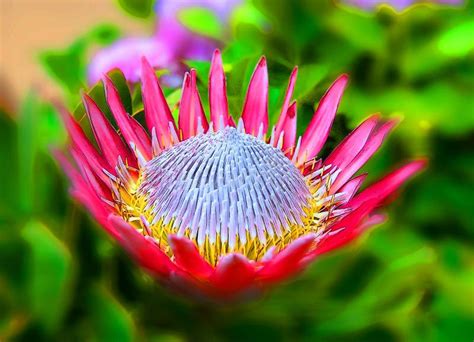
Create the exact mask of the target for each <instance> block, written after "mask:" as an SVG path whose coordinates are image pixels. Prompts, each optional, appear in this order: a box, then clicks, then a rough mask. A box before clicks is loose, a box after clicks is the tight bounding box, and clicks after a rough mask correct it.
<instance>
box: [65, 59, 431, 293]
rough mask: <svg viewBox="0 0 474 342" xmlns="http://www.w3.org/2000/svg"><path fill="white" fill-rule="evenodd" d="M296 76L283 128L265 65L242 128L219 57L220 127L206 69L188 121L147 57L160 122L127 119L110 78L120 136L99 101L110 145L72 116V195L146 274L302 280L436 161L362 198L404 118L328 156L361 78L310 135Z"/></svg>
mask: <svg viewBox="0 0 474 342" xmlns="http://www.w3.org/2000/svg"><path fill="white" fill-rule="evenodd" d="M296 75H297V69H296V68H295V70H294V71H293V73H292V74H291V77H290V81H289V85H288V89H287V92H286V95H285V98H284V101H283V108H282V110H281V115H280V117H279V119H278V122H277V124H276V126H274V127H273V128H271V129H270V130H269V124H268V113H267V112H268V108H267V95H268V74H267V66H266V61H265V59H264V58H262V59H261V60H260V62H259V63H258V65H257V66H256V68H255V71H254V74H253V76H252V78H251V81H250V84H249V87H248V92H247V96H246V99H245V103H244V107H243V110H242V115H241V117H240V118H239V119H238V120H237V123H235V121H234V119H233V117H232V116H231V115H230V113H229V111H228V106H227V97H226V84H225V75H224V72H223V68H222V61H221V56H220V53H219V51H216V52H215V53H214V57H213V61H212V65H211V71H210V75H209V104H210V121H208V119H207V116H206V113H205V112H204V110H203V107H202V105H201V100H200V95H199V93H198V90H197V87H196V73H195V71H194V70H191V72H190V73H187V74H186V75H185V78H184V82H183V91H182V98H181V101H180V107H179V118H178V122H175V121H174V119H173V117H172V115H171V111H170V109H169V107H168V104H167V103H166V101H165V98H164V96H163V93H162V90H161V88H160V86H159V84H158V82H157V79H156V76H155V73H154V70H153V69H152V67H151V66H150V65H149V63H148V62H147V61H146V60H145V59H143V61H142V80H143V83H142V93H143V101H144V108H145V121H146V127H147V128H144V127H143V126H142V125H141V124H140V123H139V122H138V121H137V120H136V119H135V118H134V117H132V116H130V115H128V114H127V113H126V112H125V109H124V106H123V105H122V103H121V102H120V97H119V94H118V92H117V90H116V88H115V87H114V84H113V83H112V82H111V80H110V79H108V78H107V77H105V78H104V85H105V92H106V98H107V102H108V105H109V107H110V110H111V112H112V114H113V117H114V119H115V122H116V124H117V126H118V127H119V132H117V131H116V130H115V129H114V128H113V126H112V124H111V123H110V122H109V121H108V120H107V119H106V117H105V116H104V114H103V113H102V112H101V111H100V110H99V108H98V106H97V105H96V104H95V103H94V101H93V100H92V99H91V98H90V97H88V96H87V95H85V96H84V104H85V108H86V112H87V115H88V117H89V121H90V124H91V126H92V130H93V132H94V135H95V140H96V142H97V145H98V147H99V149H96V148H95V147H93V144H92V143H91V142H90V141H89V140H88V139H87V137H86V135H85V134H84V132H83V130H82V129H81V127H80V126H79V124H78V123H77V122H76V120H75V119H74V118H73V117H72V116H70V115H69V114H67V113H64V119H65V123H66V127H67V129H68V131H69V134H70V137H71V148H70V152H71V155H72V157H73V159H74V161H75V164H76V167H75V166H72V164H71V163H69V161H68V160H67V158H65V157H64V156H59V158H60V160H61V163H62V164H63V167H64V169H65V170H66V171H67V173H68V175H69V177H70V179H71V181H72V194H73V195H74V196H75V198H77V199H78V200H79V201H80V202H81V203H83V204H84V205H85V206H86V207H87V208H88V209H89V211H90V212H91V213H92V214H93V216H94V217H95V218H96V219H97V221H98V222H99V223H100V224H101V225H102V226H103V227H104V228H105V229H106V230H107V231H108V232H109V233H110V234H111V235H112V236H113V237H115V238H116V239H117V240H118V242H119V243H120V244H122V245H123V246H124V247H125V248H126V249H127V250H128V251H129V252H130V253H131V255H132V256H133V257H134V258H135V259H136V260H137V261H138V262H139V263H140V264H141V265H142V266H143V267H144V268H146V269H147V270H148V271H150V272H151V273H152V274H153V275H155V276H156V277H158V278H159V279H160V280H161V281H162V282H163V283H166V284H168V285H169V286H171V287H173V288H175V289H180V290H182V291H186V292H188V293H192V294H194V295H199V296H205V297H206V298H219V299H236V298H242V297H245V296H248V295H250V294H253V293H255V292H259V291H262V290H263V289H264V288H266V287H267V286H269V285H271V284H273V283H275V282H277V281H280V280H282V279H285V278H287V277H289V276H290V275H292V274H295V273H296V272H298V271H300V270H302V269H303V268H304V267H306V266H307V265H308V263H309V262H311V261H312V260H314V259H315V258H316V257H317V256H318V255H320V254H323V253H326V252H329V251H331V250H333V249H335V248H338V247H340V246H343V245H345V244H347V243H348V242H350V241H351V240H353V239H354V238H356V237H357V236H359V235H360V234H361V233H362V232H364V231H365V230H366V229H367V228H368V227H370V226H372V225H374V224H376V223H379V222H380V221H381V220H382V219H383V215H380V214H378V213H377V211H376V210H377V208H378V207H379V206H380V205H381V204H383V202H384V200H385V199H387V197H388V196H390V195H391V194H393V192H394V191H395V190H396V189H397V188H398V187H399V186H400V185H402V183H403V182H404V181H405V180H406V179H407V178H409V177H410V176H412V175H413V174H414V173H416V172H417V171H419V170H420V169H421V168H423V166H424V162H423V161H413V162H411V163H408V164H407V165H405V166H403V167H401V168H400V169H398V170H396V171H394V172H392V173H390V174H389V175H388V176H386V177H385V178H383V179H382V180H380V181H379V182H377V183H375V184H373V185H371V186H369V187H367V188H366V189H365V190H363V191H361V192H359V191H358V190H359V188H360V187H361V184H362V183H363V181H364V178H365V175H364V174H362V175H358V176H354V175H355V173H356V172H357V171H358V170H359V169H360V168H361V167H362V166H363V165H364V164H365V162H366V161H367V160H368V159H369V158H370V157H371V156H372V155H373V154H374V153H375V152H376V151H377V150H378V148H379V147H380V145H381V144H382V141H383V140H384V138H385V136H386V135H387V134H388V132H389V131H390V130H391V129H392V128H393V126H394V124H395V122H394V121H387V122H383V121H382V120H381V119H380V118H379V117H378V116H377V115H374V116H371V117H369V118H368V119H367V120H366V121H364V122H363V123H362V124H361V125H360V126H359V127H357V128H356V129H355V130H354V131H353V132H352V133H351V134H349V135H348V136H347V137H346V138H345V139H344V140H343V141H342V142H341V143H340V144H339V146H337V147H336V148H335V149H334V151H333V152H332V153H330V155H329V156H328V157H327V158H325V159H324V160H322V159H320V158H318V153H319V152H320V150H321V148H322V147H323V145H324V143H325V141H326V139H327V137H328V135H329V131H330V129H331V125H332V122H333V120H334V117H335V114H336V111H337V108H338V104H339V101H340V99H341V96H342V93H343V90H344V88H345V86H346V83H347V79H348V78H347V76H346V75H342V76H340V77H339V78H338V79H337V80H336V81H335V82H334V83H333V84H332V86H331V87H330V88H329V90H328V91H327V92H326V94H325V95H324V97H323V98H322V99H321V101H320V103H319V105H318V107H317V109H316V111H315V114H314V117H313V119H312V121H311V122H310V124H309V126H308V128H307V129H306V132H305V133H304V134H303V135H302V136H301V137H299V138H297V134H296V120H297V111H296V103H295V102H294V101H293V102H292V101H291V98H292V93H293V88H294V85H295V81H296Z"/></svg>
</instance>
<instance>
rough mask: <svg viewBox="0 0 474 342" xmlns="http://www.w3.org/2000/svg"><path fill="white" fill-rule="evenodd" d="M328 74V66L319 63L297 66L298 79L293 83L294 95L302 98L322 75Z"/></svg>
mask: <svg viewBox="0 0 474 342" xmlns="http://www.w3.org/2000/svg"><path fill="white" fill-rule="evenodd" d="M327 74H328V68H327V66H325V65H321V64H306V65H303V66H301V67H300V68H299V70H298V79H297V80H296V85H295V91H294V94H295V97H296V98H297V99H298V100H301V99H304V98H305V97H306V96H307V95H308V94H309V93H310V92H311V91H312V90H313V89H314V88H315V87H316V86H317V85H318V83H320V82H321V81H322V80H323V79H324V77H326V75H327Z"/></svg>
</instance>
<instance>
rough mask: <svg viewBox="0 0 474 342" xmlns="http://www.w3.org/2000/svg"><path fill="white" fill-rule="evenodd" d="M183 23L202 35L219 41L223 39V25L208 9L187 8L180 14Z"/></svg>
mask: <svg viewBox="0 0 474 342" xmlns="http://www.w3.org/2000/svg"><path fill="white" fill-rule="evenodd" d="M178 18H179V20H180V21H181V23H182V24H183V25H184V26H186V27H187V28H188V29H190V30H191V31H193V32H196V33H198V34H200V35H203V36H206V37H211V38H214V39H219V38H221V37H222V25H221V23H220V22H219V19H218V18H217V16H216V14H215V13H214V12H212V11H211V10H209V9H206V8H198V7H196V8H193V7H190V8H185V9H183V10H181V11H179V13H178Z"/></svg>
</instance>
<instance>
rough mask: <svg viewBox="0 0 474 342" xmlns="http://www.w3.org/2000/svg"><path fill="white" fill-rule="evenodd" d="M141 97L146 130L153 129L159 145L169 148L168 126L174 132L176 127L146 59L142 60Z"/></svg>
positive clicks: (170, 140) (170, 142)
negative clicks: (171, 126)
mask: <svg viewBox="0 0 474 342" xmlns="http://www.w3.org/2000/svg"><path fill="white" fill-rule="evenodd" d="M142 97H143V105H144V107H145V120H146V124H147V126H148V130H149V131H150V132H151V131H152V129H153V127H155V130H156V134H157V136H158V141H159V143H160V145H161V146H162V147H168V146H170V145H171V144H172V139H171V135H170V131H169V130H170V127H169V125H170V122H171V123H172V125H173V127H174V129H175V130H176V125H175V123H174V119H173V116H172V115H171V111H170V108H169V107H168V103H167V102H166V99H165V96H164V94H163V90H161V87H160V85H159V83H158V78H157V77H156V74H155V71H154V70H153V68H152V67H151V65H150V63H148V61H147V60H146V58H143V59H142Z"/></svg>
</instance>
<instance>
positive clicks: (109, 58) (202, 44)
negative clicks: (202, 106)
mask: <svg viewBox="0 0 474 342" xmlns="http://www.w3.org/2000/svg"><path fill="white" fill-rule="evenodd" d="M240 3H241V0H163V1H158V2H157V4H156V6H155V10H156V15H157V24H156V29H155V32H154V34H153V35H152V36H151V37H130V38H124V39H121V40H118V41H117V42H115V43H114V44H112V45H110V46H108V47H106V48H104V49H102V50H99V51H98V52H97V53H96V54H95V55H94V56H93V57H92V59H91V61H90V63H89V67H88V80H89V83H90V84H94V83H96V82H97V81H99V80H100V78H101V77H102V75H103V74H104V73H106V72H107V71H109V70H112V69H114V68H119V69H120V70H122V72H123V73H124V75H125V77H126V78H127V80H129V81H131V82H137V81H138V80H139V79H140V68H141V58H142V57H143V56H144V57H146V58H147V59H148V61H149V62H150V64H151V65H152V66H153V67H155V68H163V69H167V70H168V71H169V74H167V75H165V76H163V77H164V79H163V81H164V82H165V83H167V84H169V85H178V84H179V83H180V82H181V80H182V75H183V73H184V71H185V68H184V66H183V64H182V60H184V59H196V60H205V59H208V56H211V55H212V52H213V51H214V49H215V48H216V47H218V45H219V42H218V41H216V40H214V39H212V38H209V37H204V36H201V35H199V34H197V33H195V32H192V31H190V30H189V29H188V28H186V27H185V26H184V25H183V24H182V23H181V22H180V21H179V12H180V11H181V10H184V9H190V8H204V9H207V10H210V11H212V12H213V13H214V14H215V15H216V17H217V18H218V19H219V21H220V22H221V24H223V25H226V24H227V23H228V21H229V18H230V15H231V14H232V11H233V10H234V8H235V7H236V6H237V5H239V4H240Z"/></svg>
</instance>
